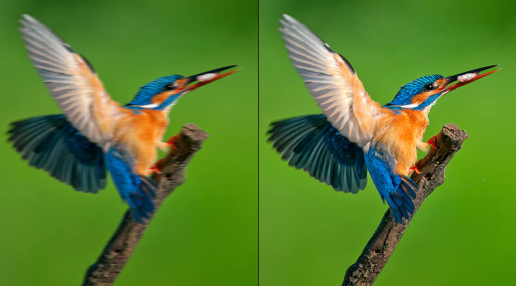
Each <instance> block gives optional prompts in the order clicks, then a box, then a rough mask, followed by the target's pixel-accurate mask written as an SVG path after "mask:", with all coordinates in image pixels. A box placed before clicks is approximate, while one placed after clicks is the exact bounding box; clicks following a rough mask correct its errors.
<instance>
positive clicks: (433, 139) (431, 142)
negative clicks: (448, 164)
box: [426, 135, 437, 149]
mask: <svg viewBox="0 0 516 287" xmlns="http://www.w3.org/2000/svg"><path fill="white" fill-rule="evenodd" d="M436 137H437V135H435V136H433V137H431V138H430V139H429V140H428V141H427V142H426V143H427V144H430V145H431V146H432V147H433V148H434V149H437V147H436V146H435V138H436Z"/></svg>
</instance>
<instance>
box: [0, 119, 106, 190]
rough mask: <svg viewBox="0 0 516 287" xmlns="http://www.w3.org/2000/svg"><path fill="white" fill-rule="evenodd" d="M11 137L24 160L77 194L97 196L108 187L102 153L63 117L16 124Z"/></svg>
mask: <svg viewBox="0 0 516 287" xmlns="http://www.w3.org/2000/svg"><path fill="white" fill-rule="evenodd" d="M8 133H9V134H10V137H9V141H11V142H12V143H13V146H14V148H15V149H16V150H17V151H18V152H19V153H21V154H22V158H23V159H24V160H27V161H28V162H29V164H30V165H32V166H34V167H36V168H41V169H43V170H45V171H47V172H48V173H49V174H50V175H51V176H53V177H54V178H56V179H58V180H60V181H62V182H64V183H66V184H69V185H71V186H72V187H73V188H74V189H75V190H78V191H84V192H91V193H96V192H97V191H98V190H101V189H104V188H105V187H106V167H105V165H104V157H103V152H102V149H100V147H98V146H97V145H96V144H95V143H92V142H90V141H89V140H88V139H87V138H86V137H84V136H83V135H81V134H80V133H79V132H78V131H77V130H76V129H75V128H74V127H72V125H71V124H70V123H69V122H68V121H67V120H66V117H65V116H64V115H49V116H42V117H35V118H30V119H26V120H22V121H18V122H14V123H12V124H11V129H10V130H9V131H8Z"/></svg>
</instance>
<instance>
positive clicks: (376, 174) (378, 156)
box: [365, 142, 418, 222]
mask: <svg viewBox="0 0 516 287" xmlns="http://www.w3.org/2000/svg"><path fill="white" fill-rule="evenodd" d="M365 161H366V164H367V169H368V170H369V173H370V174H371V178H372V179H373V182H374V184H375V186H376V189H377V190H378V192H379V193H380V196H381V198H382V200H383V201H384V202H385V201H387V204H389V207H390V208H391V213H392V217H393V218H394V220H395V221H397V222H401V219H402V218H403V217H404V218H407V219H408V218H409V214H412V213H414V202H413V201H412V199H413V198H416V191H417V190H418V186H417V185H416V183H415V182H414V181H412V179H410V178H409V177H408V176H406V175H399V174H395V173H394V172H393V171H392V168H391V166H392V164H389V163H393V162H394V161H395V159H394V157H393V156H391V155H389V154H388V153H387V152H384V151H383V150H382V149H380V148H377V146H376V144H375V143H374V142H373V143H371V147H370V149H369V153H368V154H366V156H365Z"/></svg>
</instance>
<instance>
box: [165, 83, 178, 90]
mask: <svg viewBox="0 0 516 287" xmlns="http://www.w3.org/2000/svg"><path fill="white" fill-rule="evenodd" d="M175 88H177V86H176V83H168V84H166V85H165V90H167V91H171V90H174V89H175Z"/></svg>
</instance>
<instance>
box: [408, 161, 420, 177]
mask: <svg viewBox="0 0 516 287" xmlns="http://www.w3.org/2000/svg"><path fill="white" fill-rule="evenodd" d="M421 161H422V159H420V160H418V161H417V162H416V164H414V166H413V167H411V168H409V171H408V175H410V174H411V173H412V172H415V173H417V174H420V173H421V172H420V171H419V169H418V168H417V165H418V164H419V163H420V162H421Z"/></svg>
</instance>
